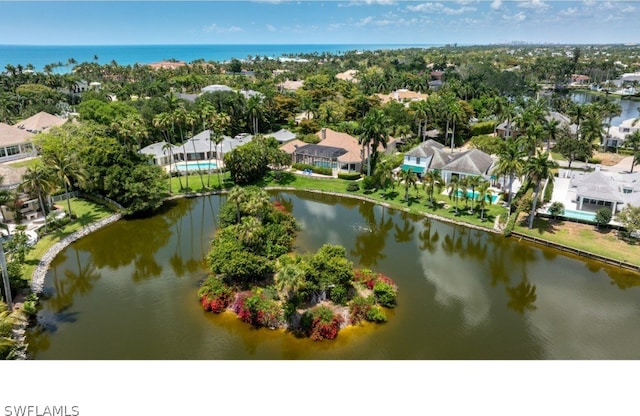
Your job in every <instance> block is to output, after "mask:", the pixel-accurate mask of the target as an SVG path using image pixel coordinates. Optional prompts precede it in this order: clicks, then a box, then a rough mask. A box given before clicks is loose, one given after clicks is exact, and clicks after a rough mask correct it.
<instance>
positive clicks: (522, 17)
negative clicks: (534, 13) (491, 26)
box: [502, 12, 527, 22]
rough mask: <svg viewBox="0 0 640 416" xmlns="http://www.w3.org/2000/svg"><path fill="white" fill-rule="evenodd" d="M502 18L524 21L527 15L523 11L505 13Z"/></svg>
mask: <svg viewBox="0 0 640 416" xmlns="http://www.w3.org/2000/svg"><path fill="white" fill-rule="evenodd" d="M502 18H503V19H504V20H509V21H511V22H522V21H524V20H525V19H526V18H527V15H525V14H524V13H523V12H520V13H518V14H514V15H507V14H503V15H502Z"/></svg>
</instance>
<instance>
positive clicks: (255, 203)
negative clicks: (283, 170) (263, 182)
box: [246, 189, 271, 222]
mask: <svg viewBox="0 0 640 416" xmlns="http://www.w3.org/2000/svg"><path fill="white" fill-rule="evenodd" d="M270 204H271V203H270V201H269V195H268V194H267V192H266V191H265V190H264V189H260V190H258V191H256V192H252V193H251V195H250V196H249V199H248V200H247V201H246V210H247V213H248V214H249V215H253V216H255V217H257V218H258V219H259V220H260V222H262V219H263V217H264V213H265V210H266V209H267V208H268V207H269V206H270Z"/></svg>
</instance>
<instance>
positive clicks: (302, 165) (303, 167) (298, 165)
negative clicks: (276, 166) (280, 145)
mask: <svg viewBox="0 0 640 416" xmlns="http://www.w3.org/2000/svg"><path fill="white" fill-rule="evenodd" d="M291 167H292V168H294V169H296V170H313V165H307V164H306V163H294V164H292V165H291Z"/></svg>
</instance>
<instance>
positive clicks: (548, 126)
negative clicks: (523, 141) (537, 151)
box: [542, 117, 560, 152]
mask: <svg viewBox="0 0 640 416" xmlns="http://www.w3.org/2000/svg"><path fill="white" fill-rule="evenodd" d="M542 127H543V129H544V133H545V135H546V137H547V152H549V150H550V149H551V142H552V141H553V142H555V141H556V137H557V134H558V128H559V127H560V122H559V121H558V120H556V119H555V118H551V117H549V118H548V119H545V122H544V123H543V125H542Z"/></svg>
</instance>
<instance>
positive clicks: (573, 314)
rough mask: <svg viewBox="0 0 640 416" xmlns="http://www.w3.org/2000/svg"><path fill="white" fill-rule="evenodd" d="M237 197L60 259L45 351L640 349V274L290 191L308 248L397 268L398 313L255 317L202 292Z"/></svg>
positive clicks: (346, 355) (287, 197)
mask: <svg viewBox="0 0 640 416" xmlns="http://www.w3.org/2000/svg"><path fill="white" fill-rule="evenodd" d="M222 198H223V197H219V196H211V197H204V198H197V199H184V200H180V201H176V202H175V203H174V205H173V206H172V207H170V208H169V209H167V210H166V211H165V212H164V213H162V214H161V215H157V216H155V217H153V218H149V219H143V220H130V221H120V222H118V223H116V224H113V225H111V226H109V227H107V228H105V229H102V230H100V231H98V232H96V233H94V234H92V235H90V236H88V237H86V238H84V239H81V240H79V241H78V242H76V243H74V244H72V245H71V246H69V247H68V248H67V249H66V250H65V251H63V252H62V253H61V255H60V256H58V258H57V259H56V260H55V261H54V262H53V264H52V267H51V270H50V271H49V273H48V275H47V278H46V282H45V294H46V296H47V298H48V299H47V300H45V301H44V302H43V307H42V310H41V311H40V312H39V314H38V320H39V322H40V323H41V324H42V326H43V327H44V330H36V331H32V333H31V334H30V336H29V342H30V353H31V355H32V356H33V358H36V359H586V358H589V359H614V358H625V359H637V358H640V350H639V349H638V347H637V346H638V345H640V325H638V320H639V318H640V296H639V295H640V287H639V286H638V285H639V284H640V277H639V276H638V275H637V274H633V273H629V272H624V271H619V270H617V269H611V268H608V267H606V266H603V265H601V264H598V263H590V262H585V261H583V260H581V259H577V258H571V257H567V256H565V255H563V254H561V253H559V252H557V251H554V250H550V249H541V248H538V247H535V246H531V245H528V244H524V243H519V242H518V241H517V240H515V239H505V238H503V237H501V236H497V235H493V234H489V233H485V232H481V231H476V230H470V229H466V228H463V227H457V226H451V225H448V224H444V223H440V222H437V221H434V220H428V219H424V218H421V217H415V216H411V215H408V214H405V213H403V212H400V211H394V210H389V209H386V208H383V207H380V206H375V205H372V204H369V203H364V202H361V201H356V200H349V199H344V198H337V197H330V196H324V195H314V194H308V193H278V194H275V193H274V194H273V198H277V199H279V200H281V201H282V202H283V203H284V204H285V206H288V207H289V208H290V209H291V210H292V212H293V214H294V215H295V216H296V218H297V219H298V220H299V222H300V224H301V226H302V231H301V232H300V234H299V236H298V239H297V250H299V251H307V250H316V249H317V248H319V247H320V246H321V245H322V244H323V243H325V242H327V243H333V244H342V245H344V246H345V247H347V253H348V255H349V257H350V258H351V260H353V262H354V263H355V264H356V265H359V266H363V267H369V268H372V269H373V270H376V271H380V272H383V273H385V274H388V275H389V276H391V277H393V278H394V279H395V280H396V282H397V283H398V285H399V289H400V294H399V298H398V302H399V306H398V307H397V308H396V309H395V310H393V311H391V313H389V322H388V323H387V324H384V325H380V326H374V325H367V326H363V327H357V328H352V329H348V330H343V331H342V332H341V333H340V335H339V336H338V338H337V339H336V340H335V341H334V342H313V341H310V340H308V339H296V338H294V337H293V336H291V335H289V334H285V333H283V332H281V331H271V330H266V329H259V330H256V329H252V328H250V327H248V326H247V325H245V324H243V323H241V322H240V321H238V320H237V319H236V318H235V317H234V316H233V315H231V314H223V315H219V316H216V315H213V314H211V313H205V312H203V310H202V308H201V307H200V305H199V303H198V301H197V295H196V292H197V289H198V285H199V282H200V281H201V280H202V279H203V278H204V277H205V276H206V273H207V272H206V267H205V264H204V261H203V259H204V257H205V255H206V252H207V250H208V244H209V241H210V240H211V238H212V237H213V234H214V232H215V230H216V226H217V224H216V213H217V211H218V207H219V204H220V202H221V201H222V200H223V199H222Z"/></svg>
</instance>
